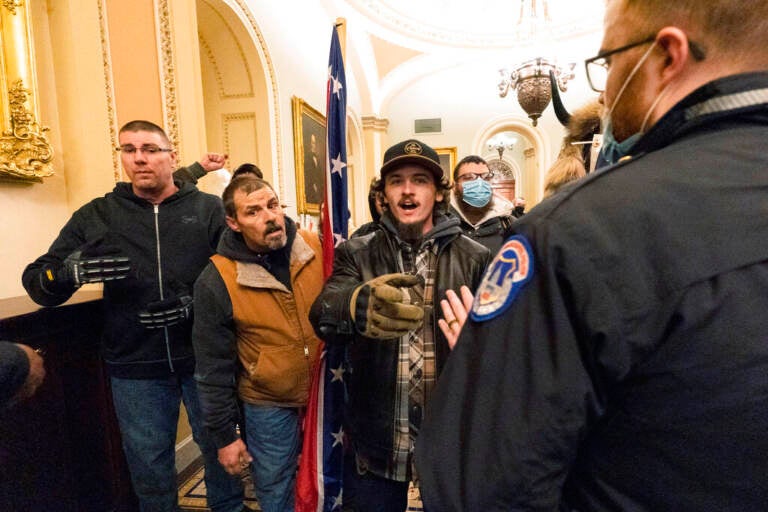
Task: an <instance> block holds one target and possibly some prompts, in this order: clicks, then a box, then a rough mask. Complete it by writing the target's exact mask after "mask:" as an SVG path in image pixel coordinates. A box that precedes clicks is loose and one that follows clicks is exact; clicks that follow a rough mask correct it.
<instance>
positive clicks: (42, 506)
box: [0, 292, 138, 512]
mask: <svg viewBox="0 0 768 512" xmlns="http://www.w3.org/2000/svg"><path fill="white" fill-rule="evenodd" d="M99 299H100V294H99V293H98V292H96V293H95V294H94V292H91V293H87V292H83V293H80V294H78V295H77V296H76V297H75V298H74V300H72V301H70V302H69V303H68V304H67V305H63V306H59V307H56V308H39V307H37V306H34V305H33V304H32V303H31V301H29V300H28V299H27V298H26V297H23V298H22V297H20V298H18V299H4V300H2V301H0V314H2V315H3V317H4V318H2V319H0V339H4V340H8V341H14V342H19V343H26V344H27V345H30V346H32V347H34V348H42V349H43V350H44V351H45V365H46V372H47V376H46V380H45V382H44V384H43V386H42V387H41V389H40V390H39V392H38V393H37V395H35V397H33V398H32V399H31V400H30V401H28V402H25V403H23V404H19V405H17V406H16V407H14V408H13V409H12V410H10V411H6V412H5V413H4V414H3V415H2V417H0V510H13V511H18V512H24V511H30V512H32V511H43V510H45V511H47V510H56V511H61V512H70V511H73V512H100V511H104V512H107V511H120V512H132V511H135V510H137V509H138V507H137V504H136V499H135V497H134V495H133V492H132V490H131V485H130V479H129V475H128V471H127V467H126V465H125V460H124V457H123V452H122V448H121V445H120V435H119V430H118V428H117V420H116V419H115V416H114V409H113V406H112V399H111V395H110V391H109V380H108V378H107V376H106V374H105V370H104V365H103V363H102V361H101V358H100V356H99V338H100V336H101V331H102V315H101V301H100V300H99Z"/></svg>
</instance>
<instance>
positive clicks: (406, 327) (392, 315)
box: [349, 274, 424, 339]
mask: <svg viewBox="0 0 768 512" xmlns="http://www.w3.org/2000/svg"><path fill="white" fill-rule="evenodd" d="M421 282H422V278H421V277H419V276H416V275H412V274H385V275H383V276H379V277H377V278H374V279H371V280H370V281H368V282H366V283H364V284H362V285H360V286H358V287H357V288H356V289H355V291H354V292H353V293H352V299H351V300H350V303H349V311H350V313H351V314H352V318H353V319H354V321H355V327H356V328H357V330H358V332H360V334H362V335H363V336H367V337H369V338H378V339H390V338H399V337H400V336H403V335H405V334H407V333H408V331H412V330H414V329H416V328H418V327H419V326H420V325H421V321H422V319H423V318H424V309H423V308H422V307H421V306H416V305H413V304H403V292H402V291H401V290H399V289H398V287H404V288H410V287H411V286H415V285H417V284H419V283H421Z"/></svg>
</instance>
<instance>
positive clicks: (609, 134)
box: [598, 121, 643, 165]
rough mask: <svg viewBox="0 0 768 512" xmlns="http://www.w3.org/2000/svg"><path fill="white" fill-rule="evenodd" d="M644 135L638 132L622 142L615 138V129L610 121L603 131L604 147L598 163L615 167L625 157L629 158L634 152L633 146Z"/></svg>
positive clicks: (601, 148) (601, 149)
mask: <svg viewBox="0 0 768 512" xmlns="http://www.w3.org/2000/svg"><path fill="white" fill-rule="evenodd" d="M642 136H643V134H642V133H641V132H637V133H635V134H634V135H632V136H630V137H627V138H626V139H624V140H623V141H621V142H618V141H617V140H616V139H614V138H613V127H612V126H611V123H610V121H609V122H608V124H607V125H606V127H605V129H604V130H603V145H602V146H601V147H600V157H599V158H598V162H602V161H605V162H606V163H607V164H608V165H613V164H615V163H616V162H618V161H619V160H620V159H622V158H623V157H625V156H627V155H628V154H629V152H630V151H631V150H632V146H634V145H635V143H637V141H638V140H640V137H642Z"/></svg>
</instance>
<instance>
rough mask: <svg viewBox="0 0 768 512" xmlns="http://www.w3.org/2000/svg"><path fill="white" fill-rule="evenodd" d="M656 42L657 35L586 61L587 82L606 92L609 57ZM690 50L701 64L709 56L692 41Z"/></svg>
mask: <svg viewBox="0 0 768 512" xmlns="http://www.w3.org/2000/svg"><path fill="white" fill-rule="evenodd" d="M655 40H656V35H655V34H654V35H652V36H650V37H647V38H646V39H643V40H642V41H637V42H636V43H629V44H627V45H624V46H620V47H619V48H616V49H614V50H607V51H604V52H600V53H599V54H597V55H596V56H595V57H592V58H591V59H587V60H585V61H584V66H585V67H586V68H587V81H588V82H589V86H590V87H591V88H592V90H593V91H595V92H604V91H605V84H606V82H607V81H608V70H609V69H610V67H611V62H610V60H609V59H608V57H610V56H611V55H615V54H617V53H621V52H625V51H627V50H631V49H632V48H635V47H637V46H641V45H644V44H649V43H652V42H654V41H655ZM688 48H689V49H690V51H691V55H692V56H693V58H694V60H696V61H699V62H701V61H702V60H704V59H705V58H706V56H707V54H706V51H705V50H704V48H702V47H701V46H700V45H699V44H697V43H694V42H693V41H691V40H689V41H688Z"/></svg>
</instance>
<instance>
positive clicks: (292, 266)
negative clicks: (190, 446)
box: [192, 218, 323, 448]
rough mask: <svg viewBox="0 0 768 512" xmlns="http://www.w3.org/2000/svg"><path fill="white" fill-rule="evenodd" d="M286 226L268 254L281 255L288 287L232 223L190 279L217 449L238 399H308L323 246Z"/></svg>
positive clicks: (202, 383) (278, 402) (282, 403)
mask: <svg viewBox="0 0 768 512" xmlns="http://www.w3.org/2000/svg"><path fill="white" fill-rule="evenodd" d="M286 231H287V234H288V243H287V244H286V246H285V247H284V248H283V249H280V250H279V251H281V252H283V254H282V255H279V254H274V256H276V257H282V258H284V260H283V261H284V264H285V265H286V266H287V267H288V273H289V276H290V277H289V280H290V281H289V285H290V286H288V287H287V286H286V285H285V284H284V283H283V282H281V281H280V280H278V279H277V278H276V277H275V276H274V275H273V274H272V273H271V272H270V270H268V269H269V268H272V267H273V266H274V265H275V262H274V260H272V261H271V262H270V261H269V256H267V259H265V258H264V256H265V255H264V254H259V253H255V252H253V251H251V250H250V249H249V248H248V247H247V246H246V244H245V241H244V240H243V237H242V235H240V234H239V233H235V232H234V231H232V230H230V229H228V230H226V231H225V232H224V235H223V236H222V237H221V242H220V243H219V247H218V250H217V252H218V254H216V255H214V256H212V257H211V263H210V264H209V265H208V266H207V267H206V268H205V270H203V272H202V273H201V274H200V277H199V278H198V280H197V282H196V283H195V322H194V327H193V330H192V342H193V344H194V347H195V355H196V356H197V367H196V370H195V380H196V381H197V383H198V391H199V394H200V405H201V406H202V408H203V412H204V418H205V420H204V421H205V425H206V427H207V428H208V431H209V432H210V433H211V436H212V438H213V442H214V444H215V445H216V447H217V448H221V447H223V446H227V445H228V444H230V443H232V442H234V441H235V440H236V439H237V433H236V431H235V427H236V425H237V424H238V422H239V409H238V398H240V399H241V400H242V401H244V402H247V403H251V404H261V405H271V406H278V407H299V406H303V405H306V403H307V398H308V395H309V382H310V376H311V373H312V368H313V366H314V364H315V363H316V362H317V357H318V353H317V350H318V345H319V344H320V339H319V338H318V337H317V336H315V332H314V330H313V329H312V325H310V323H309V308H310V306H311V305H312V303H313V302H314V300H315V298H316V297H317V295H318V294H319V293H320V290H321V289H322V287H323V261H322V248H321V246H320V240H319V238H318V236H317V235H316V234H314V233H310V232H307V231H298V232H297V230H296V224H295V223H294V222H293V221H292V220H290V219H288V218H286ZM277 252H278V251H273V253H277ZM271 255H272V253H270V256H271ZM281 264H282V263H281Z"/></svg>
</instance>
